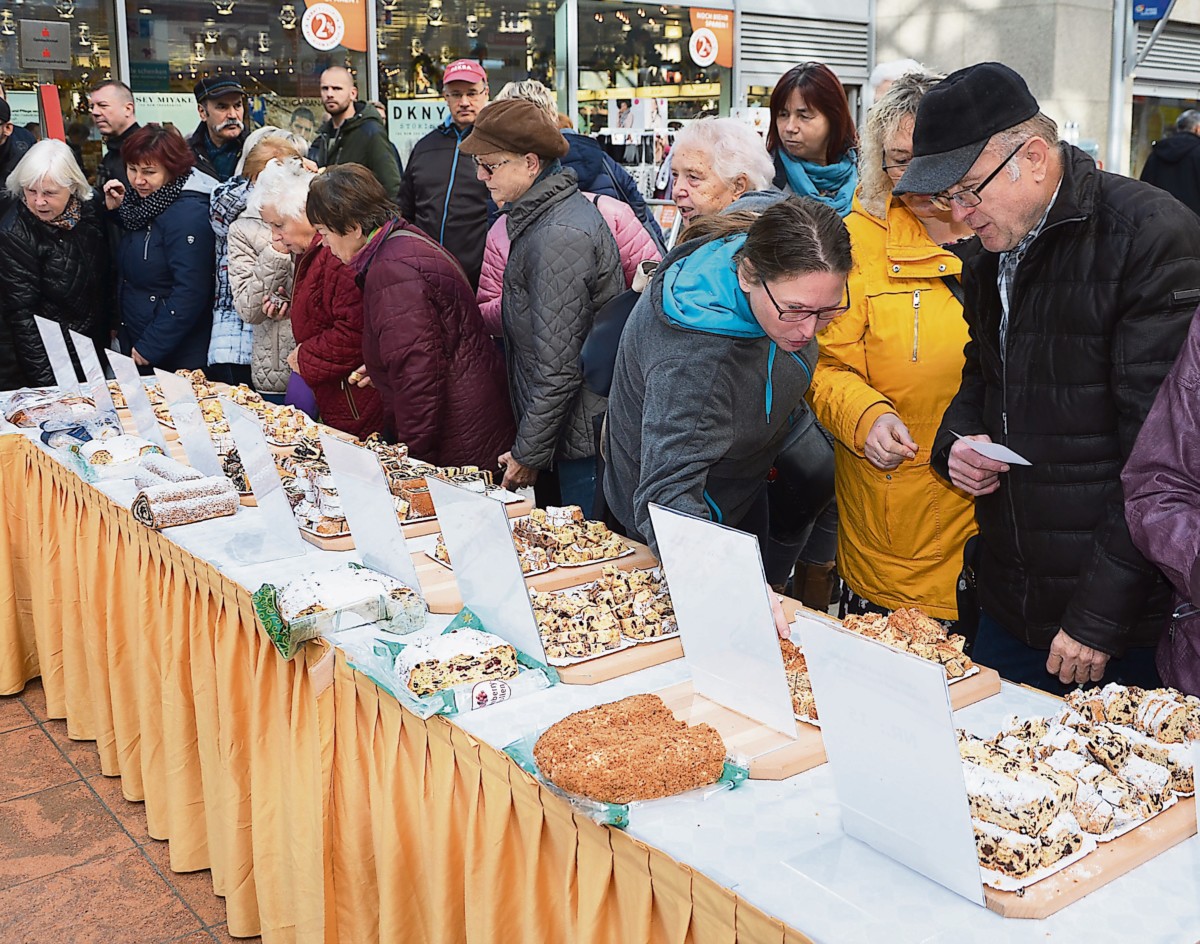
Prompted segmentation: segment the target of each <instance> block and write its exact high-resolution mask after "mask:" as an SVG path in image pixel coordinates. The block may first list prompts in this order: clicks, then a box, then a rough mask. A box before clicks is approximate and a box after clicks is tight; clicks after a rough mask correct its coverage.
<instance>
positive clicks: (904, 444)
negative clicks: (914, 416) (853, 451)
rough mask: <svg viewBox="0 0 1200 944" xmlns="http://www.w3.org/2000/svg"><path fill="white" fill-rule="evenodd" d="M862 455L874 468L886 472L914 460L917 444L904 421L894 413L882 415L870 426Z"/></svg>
mask: <svg viewBox="0 0 1200 944" xmlns="http://www.w3.org/2000/svg"><path fill="white" fill-rule="evenodd" d="M863 455H865V456H866V457H867V461H868V462H870V463H871V465H873V466H875V468H877V469H881V470H883V471H884V472H888V471H890V470H891V469H894V468H896V466H898V465H899V464H900V463H901V462H903V461H904V460H905V459H915V458H916V457H917V444H916V443H915V442H914V441H913V438H912V435H911V434H910V433H909V431H908V427H907V426H905V425H904V420H902V419H900V417H899V416H897V415H896V414H895V413H884V414H883V416H881V417H879V419H877V420H876V421H875V422H874V423H873V424H871V431H870V432H869V433H867V442H866V444H865V445H864V446H863Z"/></svg>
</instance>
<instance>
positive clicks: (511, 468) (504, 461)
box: [496, 452, 538, 489]
mask: <svg viewBox="0 0 1200 944" xmlns="http://www.w3.org/2000/svg"><path fill="white" fill-rule="evenodd" d="M496 461H497V462H499V463H500V466H501V467H502V468H503V469H504V481H502V482H501V483H500V487H501V488H508V489H513V488H525V487H526V486H527V485H532V484H533V483H534V482H536V481H537V474H538V470H537V469H535V468H533V466H529V465H522V464H521V463H520V462H518V461H517V460H516V459H514V458H513V454H512V452H506V453H505V454H504V455H502V456H501V457H500V458H499V459H497V460H496Z"/></svg>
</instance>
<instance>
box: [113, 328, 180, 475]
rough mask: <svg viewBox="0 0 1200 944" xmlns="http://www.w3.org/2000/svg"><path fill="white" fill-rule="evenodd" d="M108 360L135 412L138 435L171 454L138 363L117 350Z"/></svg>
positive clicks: (131, 411)
mask: <svg viewBox="0 0 1200 944" xmlns="http://www.w3.org/2000/svg"><path fill="white" fill-rule="evenodd" d="M108 362H109V363H110V364H111V365H112V369H113V373H114V374H116V375H117V384H118V385H119V386H120V388H121V392H122V393H123V394H125V402H126V403H127V404H128V405H129V412H130V413H131V414H133V422H134V425H135V426H137V431H138V435H140V436H141V437H142V438H143V439H148V440H150V442H152V443H154V444H155V445H156V446H158V447H159V448H160V449H161V450H162V451H163V455H167V456H169V455H170V454H171V453H170V450H169V449H168V448H167V440H166V439H165V438H164V437H163V433H162V427H161V426H159V425H158V417H157V416H155V415H154V407H152V406H151V405H150V398H149V397H148V396H146V388H145V387H143V386H142V377H141V375H140V374H139V373H138V369H137V364H135V363H134V362H133V358H132V357H126V356H125V355H124V354H118V353H117V352H116V351H109V352H108Z"/></svg>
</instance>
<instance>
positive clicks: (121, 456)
mask: <svg viewBox="0 0 1200 944" xmlns="http://www.w3.org/2000/svg"><path fill="white" fill-rule="evenodd" d="M77 448H78V450H79V455H80V457H81V458H82V459H83V460H84V461H85V462H86V463H87V464H88V465H121V464H124V463H127V462H137V461H138V460H139V459H140V458H142V457H143V456H150V455H154V454H157V455H162V450H161V449H159V448H158V446H156V445H155V444H154V443H152V442H150V440H148V439H142V438H141V437H140V436H110V437H108V438H107V439H93V440H92V441H91V442H86V443H82V444H81V445H80V446H78V447H77Z"/></svg>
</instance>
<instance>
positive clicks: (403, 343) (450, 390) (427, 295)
mask: <svg viewBox="0 0 1200 944" xmlns="http://www.w3.org/2000/svg"><path fill="white" fill-rule="evenodd" d="M351 266H352V267H353V268H354V269H357V270H358V272H359V284H360V285H361V286H362V288H363V357H364V361H365V363H366V365H367V372H368V373H369V374H370V375H371V379H372V381H374V383H375V386H376V388H377V389H378V390H379V393H380V395H381V396H382V397H383V403H384V410H385V412H386V413H387V416H388V433H389V434H391V435H393V436H394V437H395V439H396V440H397V441H398V442H404V443H407V444H408V448H409V453H410V455H412V456H413V457H414V458H417V459H423V460H425V461H426V462H432V463H434V464H435V465H443V466H446V465H454V466H457V465H477V466H479V467H480V468H482V469H490V470H493V471H494V470H496V468H497V464H496V459H497V457H498V456H499V455H500V454H501V453H503V452H506V451H507V450H508V449H509V448H510V447H511V446H512V443H513V438H514V436H515V435H516V427H515V425H514V423H513V418H512V409H511V407H510V404H509V398H508V383H507V381H506V380H505V375H504V359H503V358H502V357H501V355H500V351H499V349H498V348H497V347H496V344H495V342H494V341H492V339H491V338H490V337H489V336H488V333H487V330H486V329H485V328H484V326H483V318H482V316H480V314H479V305H478V304H477V303H476V301H475V293H474V292H473V291H472V290H471V285H470V283H469V282H467V279H466V276H465V275H464V274H463V271H462V267H461V266H460V265H459V264H458V262H457V261H456V260H455V259H454V258H453V257H452V256H450V255H449V254H448V253H447V252H446V250H444V249H443V248H442V247H441V246H439V245H438V244H437V243H435V242H434V241H433V240H432V239H430V238H429V237H428V236H426V235H425V234H424V233H423V232H421V231H420V230H419V229H417V228H416V227H415V226H412V225H410V224H408V223H406V222H404V221H403V220H395V221H393V222H391V223H388V224H387V225H385V226H384V227H383V228H382V229H381V230H380V231H379V232H378V233H377V234H376V235H375V237H374V238H373V239H372V240H371V241H370V242H369V243H367V245H366V246H364V247H363V248H362V249H361V250H360V251H359V253H358V255H357V256H355V257H354V259H353V260H352V262H351Z"/></svg>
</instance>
